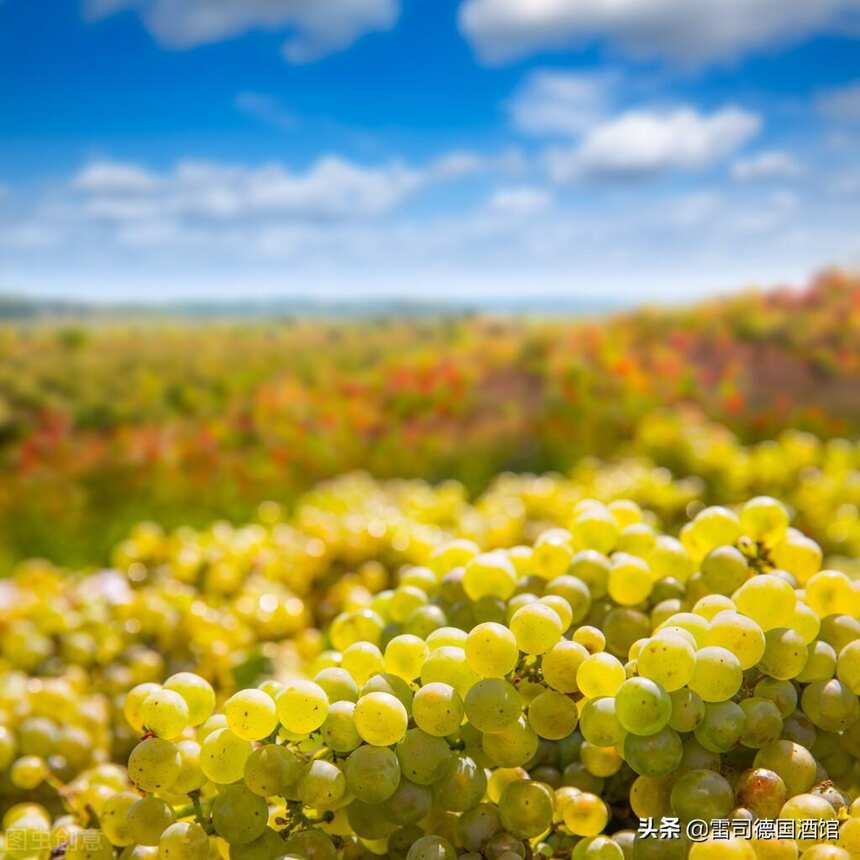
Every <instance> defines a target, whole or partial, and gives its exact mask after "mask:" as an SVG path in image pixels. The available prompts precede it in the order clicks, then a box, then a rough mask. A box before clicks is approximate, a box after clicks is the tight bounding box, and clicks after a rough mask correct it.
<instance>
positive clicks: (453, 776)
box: [433, 755, 487, 812]
mask: <svg viewBox="0 0 860 860" xmlns="http://www.w3.org/2000/svg"><path fill="white" fill-rule="evenodd" d="M486 790H487V777H486V775H485V774H484V769H483V768H482V767H479V766H478V765H477V764H476V763H475V761H474V759H472V758H470V757H469V756H466V755H456V756H454V757H453V758H451V759H449V761H448V763H447V764H446V765H445V769H444V770H443V771H442V775H441V777H440V778H439V779H438V780H436V782H434V784H433V803H434V805H435V806H436V807H437V808H439V809H445V810H448V811H449V812H465V811H466V810H467V809H472V808H474V807H475V806H477V805H478V804H479V803H480V802H481V799H482V798H483V797H484V794H485V792H486Z"/></svg>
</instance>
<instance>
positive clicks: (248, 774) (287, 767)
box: [245, 744, 304, 797]
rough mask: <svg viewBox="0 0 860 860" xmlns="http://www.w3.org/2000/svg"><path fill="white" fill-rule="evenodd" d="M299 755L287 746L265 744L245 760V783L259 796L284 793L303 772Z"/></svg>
mask: <svg viewBox="0 0 860 860" xmlns="http://www.w3.org/2000/svg"><path fill="white" fill-rule="evenodd" d="M303 769H304V768H303V765H302V762H301V760H300V759H299V757H298V756H297V755H296V754H295V753H294V752H293V751H292V750H290V749H287V747H283V746H279V745H278V744H266V745H265V746H261V747H259V748H258V749H255V750H254V751H253V752H252V753H251V754H250V755H249V756H248V758H247V760H246V761H245V785H246V786H247V787H248V789H249V790H250V791H253V792H254V794H258V795H260V797H272V796H273V795H282V794H284V793H285V792H286V791H287V790H288V789H289V788H290V787H291V786H293V785H294V784H295V783H296V782H298V780H299V777H300V776H301V775H302V772H303Z"/></svg>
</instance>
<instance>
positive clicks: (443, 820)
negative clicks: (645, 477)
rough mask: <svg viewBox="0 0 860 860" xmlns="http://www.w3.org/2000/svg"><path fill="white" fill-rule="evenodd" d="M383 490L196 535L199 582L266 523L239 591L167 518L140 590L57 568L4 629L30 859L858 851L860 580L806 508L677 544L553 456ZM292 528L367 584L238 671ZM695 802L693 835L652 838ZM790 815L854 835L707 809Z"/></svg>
mask: <svg viewBox="0 0 860 860" xmlns="http://www.w3.org/2000/svg"><path fill="white" fill-rule="evenodd" d="M542 482H543V483H542ZM374 486H375V485H373V483H372V482H369V481H368V479H364V478H353V479H349V480H348V481H346V482H344V483H339V484H336V485H335V486H334V487H331V486H330V487H328V488H325V489H324V490H320V491H319V492H318V494H317V495H316V496H314V497H313V502H314V503H313V504H310V503H309V504H308V506H307V507H306V508H305V509H304V510H300V511H299V512H298V513H297V515H296V519H295V520H294V522H293V523H292V524H291V525H289V526H287V525H285V524H283V523H275V522H273V523H272V524H271V526H270V528H269V529H268V530H266V529H265V528H263V527H262V526H259V527H257V528H252V529H251V530H250V531H248V530H245V531H242V530H229V529H227V527H216V528H215V529H213V530H211V532H210V533H209V537H208V538H203V537H201V536H200V535H195V536H194V537H193V539H192V536H191V535H190V534H186V535H184V540H185V541H186V543H185V544H184V546H185V547H186V549H187V547H188V545H189V544H188V542H189V541H190V542H191V545H197V546H198V547H199V548H200V549H201V551H202V550H203V549H204V548H205V549H206V552H203V554H202V556H200V557H199V558H205V559H206V562H205V563H200V566H199V567H196V568H195V570H196V571H197V574H196V576H199V575H200V574H201V571H202V572H203V574H204V575H205V574H207V573H208V572H209V571H210V570H211V569H212V568H213V567H214V568H217V567H218V564H219V563H220V562H222V561H224V559H225V552H224V547H225V546H228V547H247V546H248V545H249V544H250V545H251V546H253V548H254V549H253V551H252V550H247V551H246V555H244V556H239V557H240V558H242V559H243V562H242V563H239V562H237V561H236V560H235V558H234V559H233V563H234V567H235V568H236V569H238V570H239V571H241V572H242V574H243V575H245V576H246V578H247V581H246V582H243V581H242V579H241V576H240V575H239V574H234V576H235V577H237V578H236V581H235V585H234V586H231V587H229V588H226V587H224V588H222V589H220V590H219V589H217V588H214V589H213V587H212V582H209V584H208V588H209V590H208V591H207V586H203V588H202V589H201V586H200V584H199V583H197V584H196V589H197V590H196V591H195V590H194V587H192V585H191V584H190V579H189V578H186V579H185V582H184V583H183V580H182V578H181V577H180V576H178V575H177V572H176V565H177V552H176V547H175V544H174V545H173V546H172V547H170V545H171V542H175V541H176V540H177V539H178V538H177V537H176V536H171V537H167V536H164V535H163V534H161V533H160V532H158V531H156V530H154V529H152V528H151V527H148V528H146V529H142V530H140V531H139V532H138V533H137V534H136V535H133V536H132V538H130V540H129V542H127V543H126V544H124V545H123V546H122V547H121V548H120V550H119V555H121V556H124V558H123V559H122V560H121V563H120V562H119V561H118V564H120V567H121V569H124V570H125V571H126V572H127V576H125V577H120V579H119V580H118V581H117V579H116V576H117V574H107V573H103V574H99V575H98V576H101V577H102V580H99V587H98V588H94V587H93V584H94V583H95V582H96V581H97V580H96V577H89V578H86V579H82V580H79V581H77V582H75V583H74V584H73V585H68V584H65V585H64V586H61V585H60V584H59V583H56V582H54V579H53V577H52V574H50V573H49V572H48V573H46V572H44V571H43V572H42V573H41V574H40V575H41V576H42V581H43V582H44V584H45V586H46V590H43V591H42V592H41V594H39V593H38V589H34V594H33V596H32V599H31V600H30V601H29V602H26V605H24V606H22V609H21V617H18V618H15V619H14V620H13V621H12V622H11V623H8V624H7V625H6V626H5V628H4V631H3V657H4V660H5V661H6V663H7V665H9V666H11V667H14V669H15V671H9V672H7V673H6V674H5V675H4V678H3V681H2V684H0V715H2V717H3V720H2V723H3V724H2V726H0V769H2V770H3V771H4V776H3V778H2V783H0V797H3V798H5V799H6V800H5V802H4V807H5V814H4V817H3V829H4V839H5V856H6V857H8V858H9V860H31V858H32V860H46V858H49V857H51V856H52V857H54V858H57V857H59V856H72V858H73V860H111V858H113V857H114V856H115V855H117V854H119V855H120V857H121V858H122V860H154V858H155V857H156V856H157V857H159V858H161V860H209V858H210V857H214V856H216V855H219V856H223V857H226V856H229V857H230V858H235V860H276V858H289V860H293V858H308V860H337V858H344V860H348V858H370V857H373V856H385V857H389V858H393V860H454V858H457V857H460V858H465V860H479V858H485V860H516V858H529V857H547V858H549V857H573V858H575V860H622V858H631V857H632V858H638V860H649V858H663V857H666V858H676V857H677V858H683V857H690V858H691V860H709V858H722V857H727V858H730V860H731V858H735V857H737V858H756V857H758V858H763V860H768V858H774V860H782V858H786V860H789V858H796V857H798V856H802V857H803V860H849V858H851V857H854V856H857V855H860V801H858V802H855V799H856V798H857V797H858V795H860V763H858V762H860V705H858V693H860V620H858V619H860V587H858V585H857V583H856V582H855V581H854V580H853V579H851V578H850V577H849V576H848V575H846V574H845V573H843V572H841V571H838V570H831V569H822V563H823V560H822V553H821V550H820V548H819V546H818V544H817V543H815V542H814V541H813V540H811V539H810V538H808V537H806V536H805V535H803V534H802V533H801V532H799V531H797V530H796V529H794V528H792V527H791V525H790V518H789V513H788V511H787V509H786V508H785V507H784V506H783V505H782V504H781V503H779V502H778V501H776V500H775V499H773V498H770V497H756V498H753V499H751V500H750V501H748V502H746V503H745V504H743V505H740V506H737V507H736V508H728V507H717V506H714V507H708V508H704V509H699V510H698V512H697V513H696V514H695V515H694V516H693V518H692V519H691V520H690V521H689V522H687V523H686V524H685V525H684V526H683V527H682V528H681V529H680V531H679V532H678V535H677V537H673V536H671V535H669V534H666V533H662V532H661V531H660V530H659V529H658V528H656V526H655V522H656V521H655V518H654V517H653V516H652V515H651V514H650V513H649V512H648V511H643V510H642V509H641V508H640V507H639V505H638V504H637V503H636V502H634V501H632V500H630V499H615V500H613V501H609V502H608V503H605V504H604V503H603V502H600V501H596V500H595V499H590V498H579V499H574V498H571V495H572V494H573V492H572V491H571V492H569V493H568V495H567V498H568V501H569V504H568V506H567V508H566V510H565V509H564V507H563V505H562V504H561V498H564V496H562V497H561V498H560V497H559V493H558V489H559V487H560V483H559V482H558V481H557V480H555V479H552V478H550V479H539V478H525V479H523V478H514V477H513V476H507V477H505V478H502V479H500V480H499V482H498V483H497V485H496V487H495V488H494V490H492V491H491V492H490V493H488V494H487V496H486V497H485V498H484V499H483V501H482V507H481V508H479V509H478V508H474V509H471V510H467V511H464V509H463V506H464V502H463V499H462V497H461V496H460V494H459V493H458V492H457V491H456V489H455V488H453V487H451V486H444V487H441V488H439V489H437V490H433V491H430V490H429V488H428V492H427V493H424V492H422V491H421V490H420V487H426V485H414V484H413V485H409V484H404V485H402V486H400V487H397V488H395V489H393V490H390V491H389V493H387V494H386V493H383V492H381V491H380V492H379V493H377V492H375V491H374V489H373V488H374ZM368 488H370V489H368ZM550 491H551V492H550ZM391 493H394V495H395V496H396V497H397V499H398V504H392V495H391ZM358 497H362V498H363V501H362V502H361V503H359V499H358ZM550 509H551V510H552V511H553V516H552V517H551V518H550V517H549V516H547V513H548V512H549V510H550ZM405 510H408V511H409V512H410V516H408V517H407V516H406V515H405V514H404V511H405ZM562 511H564V513H562ZM452 512H456V513H457V515H458V516H462V517H463V522H461V523H460V526H459V528H458V529H457V530H456V531H457V532H459V536H455V534H454V533H452V532H454V529H452V528H451V523H450V517H451V515H452ZM299 526H301V529H303V530H301V529H300V528H299ZM279 529H282V530H287V531H285V532H280V534H281V535H282V537H283V536H284V535H288V536H289V539H290V541H291V542H292V545H295V544H296V543H298V542H301V543H302V545H303V546H304V547H305V549H307V547H308V542H311V546H312V547H314V548H317V546H318V545H317V544H314V543H313V541H319V544H320V545H322V546H323V547H324V550H323V551H322V552H320V553H316V555H322V556H324V557H325V558H326V560H327V561H326V565H320V567H319V568H318V569H316V570H315V571H314V574H313V577H314V578H315V579H316V581H317V583H318V584H320V583H321V582H323V580H324V579H325V577H326V569H328V571H329V573H330V572H331V571H332V570H334V571H337V570H338V564H339V563H341V564H343V565H344V567H343V568H342V569H343V571H344V577H343V578H344V579H345V580H346V581H347V584H346V585H345V586H342V585H339V584H338V583H337V582H335V581H334V578H333V577H332V578H331V581H329V582H325V583H323V585H322V587H323V588H324V589H325V590H324V592H323V594H322V596H321V598H320V599H319V600H318V601H317V603H318V605H319V606H318V608H319V607H321V609H320V614H319V616H318V617H319V619H320V622H321V624H322V626H321V629H320V630H317V631H313V630H312V629H310V628H308V629H305V627H304V626H300V627H296V628H292V627H291V628H288V629H287V628H285V629H283V630H282V631H281V634H280V638H281V639H284V638H286V639H288V640H289V641H288V645H289V648H288V649H286V650H284V649H283V648H281V647H280V643H279V642H278V641H277V640H278V638H279V637H278V636H274V635H272V636H271V637H270V638H271V644H273V645H275V644H277V645H278V649H279V650H277V651H272V652H271V654H270V656H271V657H272V658H273V659H272V664H271V669H272V671H271V672H264V673H263V675H265V676H266V677H264V678H261V679H260V680H259V682H257V683H256V685H255V684H253V683H252V684H250V685H243V684H242V683H239V682H238V678H237V676H236V673H235V672H233V673H231V672H225V671H224V670H223V667H225V666H231V665H232V666H233V667H234V668H235V657H234V655H232V654H231V650H232V649H233V648H235V649H236V650H237V651H239V652H240V653H241V654H242V655H245V654H246V653H247V651H248V649H249V647H250V646H251V645H252V644H254V643H255V642H259V640H260V639H265V638H266V634H265V633H263V634H261V631H260V630H259V629H256V630H255V629H254V624H253V614H251V615H249V616H246V617H245V621H246V627H245V628H241V626H240V625H238V624H237V619H238V618H240V617H242V613H241V611H240V608H239V607H240V605H241V604H242V601H243V600H245V599H246V598H248V597H249V596H250V599H251V600H252V601H255V602H256V606H257V607H258V608H259V606H260V598H259V597H258V593H257V592H256V591H255V590H256V589H258V588H259V583H260V582H261V581H263V580H265V581H266V582H269V583H272V584H270V585H267V587H268V588H280V587H282V586H283V583H284V582H285V581H290V582H295V581H296V576H297V574H296V573H295V572H294V571H292V570H290V569H289V567H288V565H287V564H286V562H285V561H284V559H283V558H279V556H278V554H277V552H274V551H272V547H271V540H272V537H271V536H272V535H273V534H279V531H278V530H279ZM464 533H465V535H469V536H464ZM323 536H324V537H323ZM195 541H197V542H198V543H197V544H194V542H195ZM219 541H220V543H218V542H219ZM517 541H522V542H517ZM288 544H289V542H287V543H285V545H288ZM213 545H214V546H217V547H218V548H219V549H220V550H221V551H220V552H213V551H212V547H213ZM168 548H169V549H168ZM236 552H238V550H236ZM285 554H286V557H287V558H289V560H290V562H296V559H300V558H301V557H302V555H301V553H294V554H292V555H289V554H288V553H285ZM227 555H228V557H229V554H227ZM314 555H315V553H311V554H310V557H311V558H313V557H314ZM178 557H179V558H183V557H186V556H183V555H182V553H179V554H178ZM190 557H191V553H190V552H189V554H188V556H187V557H186V558H187V559H190ZM252 558H254V559H262V560H263V562H264V563H265V562H268V565H269V567H264V568H262V569H261V568H260V567H259V566H257V565H256V564H252V563H251V562H250V561H249V560H250V559H252ZM338 560H340V561H338ZM296 563H298V562H296ZM304 564H305V565H307V564H308V562H304ZM243 565H244V566H243ZM347 565H348V566H349V567H352V568H353V572H350V571H349V570H348V568H347ZM368 565H370V567H369V568H368ZM190 566H191V567H194V565H190ZM356 567H357V568H358V569H364V571H365V572H364V574H363V578H362V576H359V575H357V574H356V573H355V572H354V570H355V569H356ZM392 568H394V569H397V571H398V572H397V576H396V578H395V580H394V581H392V582H389V581H388V577H387V573H386V572H387V571H388V570H390V569H392ZM273 570H281V571H283V576H282V577H280V578H276V577H274V576H273V575H272V571H273ZM263 571H266V572H263ZM303 571H304V575H307V569H306V567H305V568H303ZM135 572H137V573H141V574H142V575H141V577H140V581H139V582H138V583H136V584H135V580H134V575H133V574H134V573H135ZM220 576H221V575H220V574H219V575H218V577H220ZM218 577H216V578H215V579H214V582H223V581H226V580H221V579H220V578H218ZM261 577H262V578H263V579H260V578H261ZM37 579H38V578H37ZM227 579H228V580H230V581H231V582H232V581H233V580H232V579H230V577H227ZM31 581H32V580H31ZM118 583H119V584H118ZM183 584H184V585H185V588H183V587H182V586H183ZM48 585H51V587H53V588H64V589H65V590H63V591H62V593H63V594H64V595H66V596H67V597H68V595H75V597H76V598H77V600H76V601H70V603H69V606H71V607H72V608H73V609H74V610H75V612H76V613H77V617H76V618H75V619H74V624H72V625H71V626H70V627H69V628H68V629H64V628H63V626H62V624H61V623H60V619H59V618H58V619H57V620H56V622H55V626H54V627H53V628H51V627H50V625H48V627H45V626H44V625H45V624H46V622H45V621H44V620H43V621H42V622H41V623H42V627H39V626H38V625H37V624H36V622H35V621H34V619H36V618H41V617H42V615H40V613H45V612H46V607H48V606H49V605H50V589H48V588H47V586H48ZM387 586H390V587H387ZM16 587H18V588H20V587H21V585H20V582H19V584H18V586H16ZM88 587H89V589H90V591H89V593H90V594H91V595H92V597H93V600H92V603H90V604H88V603H85V602H84V601H83V599H82V598H83V596H84V595H85V594H86V593H87V588H88ZM284 587H285V586H284ZM309 587H310V586H309V585H308V584H306V585H305V586H303V587H302V586H301V585H296V589H297V590H301V589H302V588H303V592H302V593H304V594H305V595H308V596H309V595H310V591H309ZM201 592H202V594H203V595H207V594H208V595H209V596H210V598H211V599H210V602H209V603H208V604H207V602H206V601H205V600H202V599H201V596H200V595H201ZM214 594H218V595H219V599H218V600H216V599H215V598H214V596H213V595H214ZM106 595H112V597H108V596H106ZM263 596H265V593H264V594H263ZM296 599H298V598H296ZM311 602H312V601H309V603H311ZM326 605H328V607H330V608H327V606H326ZM165 607H166V608H167V611H168V612H169V614H170V622H171V623H174V624H177V625H178V626H177V627H176V628H171V627H170V623H169V622H168V621H166V620H162V622H161V623H160V624H159V622H158V621H157V618H158V614H159V611H165ZM208 613H212V614H213V615H212V617H207V614H208ZM59 615H62V613H59ZM48 617H51V616H48ZM326 617H328V618H329V620H328V621H327V622H326V621H325V618H326ZM120 618H121V619H124V621H125V622H126V626H125V627H122V626H120V627H119V628H118V629H115V628H116V621H117V620H118V619H120ZM197 618H202V619H203V620H202V621H201V624H200V626H195V624H194V619H197ZM25 623H26V624H30V625H32V629H26V628H25V629H24V630H23V632H22V628H21V625H22V624H25ZM51 623H54V622H51ZM305 623H307V619H306V620H305V621H304V622H303V624H305ZM183 624H187V625H188V627H187V629H186V628H184V627H183V626H182V625H183ZM237 628H240V631H241V632H238V633H237ZM94 631H98V635H96V633H95V632H94ZM87 634H89V638H87ZM160 636H166V637H169V638H167V639H159V637H160ZM234 637H235V638H234ZM183 640H184V641H183ZM207 643H208V647H207ZM100 649H102V650H100ZM177 655H180V656H178V657H177ZM231 656H232V657H234V662H233V663H230V662H229V660H230V657H231ZM183 664H185V668H182V665H183ZM169 669H175V670H176V671H173V673H172V674H169V675H168V676H167V677H166V679H164V677H165V674H166V671H165V670H169ZM118 723H122V724H123V725H122V727H120V726H119V725H118ZM670 816H671V817H674V818H677V819H678V820H679V822H680V823H681V833H680V835H678V836H675V837H673V838H651V837H647V836H645V835H643V834H642V833H638V832H637V825H638V823H639V821H640V820H642V819H649V818H654V819H660V818H666V817H670ZM776 818H780V819H788V820H795V821H800V820H806V819H816V820H822V821H827V820H833V821H836V822H837V824H838V827H839V831H838V832H839V837H838V841H837V842H834V841H831V842H826V841H822V840H820V839H817V838H814V837H811V838H797V839H777V840H764V839H759V840H756V839H753V840H743V839H739V838H736V837H730V838H728V839H718V838H717V836H716V835H715V834H712V835H711V836H710V837H708V838H705V839H704V841H693V840H691V839H689V838H688V837H687V836H686V835H685V833H684V827H683V825H684V824H685V823H687V822H689V821H691V820H693V819H703V820H704V821H706V822H716V821H720V820H724V819H727V820H732V821H733V820H747V821H754V820H761V819H776Z"/></svg>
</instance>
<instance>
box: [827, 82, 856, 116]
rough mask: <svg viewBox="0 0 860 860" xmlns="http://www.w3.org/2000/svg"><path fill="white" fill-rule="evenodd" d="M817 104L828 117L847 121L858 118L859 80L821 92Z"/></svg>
mask: <svg viewBox="0 0 860 860" xmlns="http://www.w3.org/2000/svg"><path fill="white" fill-rule="evenodd" d="M817 104H818V108H819V110H820V111H821V112H822V113H823V114H824V115H825V116H827V117H829V118H830V119H835V120H838V121H847V122H856V121H858V120H860V81H857V82H856V83H853V84H849V85H848V86H845V87H841V88H839V89H835V90H830V91H829V92H826V93H823V94H822V95H821V96H819V98H818V102H817Z"/></svg>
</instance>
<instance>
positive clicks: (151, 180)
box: [73, 161, 158, 194]
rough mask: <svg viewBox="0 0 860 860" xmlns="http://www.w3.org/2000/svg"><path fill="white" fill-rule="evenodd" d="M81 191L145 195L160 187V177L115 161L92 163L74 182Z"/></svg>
mask: <svg viewBox="0 0 860 860" xmlns="http://www.w3.org/2000/svg"><path fill="white" fill-rule="evenodd" d="M73 184H74V187H75V188H77V189H78V190H80V191H92V192H104V193H108V194H110V193H117V194H122V193H132V194H134V193H145V192H149V191H153V190H155V189H156V188H157V187H158V177H157V176H155V175H154V174H153V173H150V172H149V171H148V170H144V169H143V168H142V167H138V166H137V165H135V164H121V163H119V162H115V161H93V162H90V164H88V165H87V166H86V167H85V168H84V169H83V170H82V171H80V173H78V174H77V176H75V178H74V180H73Z"/></svg>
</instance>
